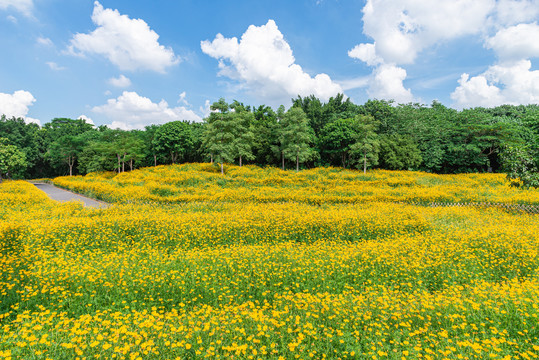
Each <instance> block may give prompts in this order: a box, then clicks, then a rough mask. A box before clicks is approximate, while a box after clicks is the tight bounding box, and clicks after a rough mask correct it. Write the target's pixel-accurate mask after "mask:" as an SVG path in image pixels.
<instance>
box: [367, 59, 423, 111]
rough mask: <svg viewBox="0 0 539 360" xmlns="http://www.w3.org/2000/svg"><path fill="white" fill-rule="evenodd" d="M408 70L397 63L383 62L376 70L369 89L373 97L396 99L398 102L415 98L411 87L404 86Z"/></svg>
mask: <svg viewBox="0 0 539 360" xmlns="http://www.w3.org/2000/svg"><path fill="white" fill-rule="evenodd" d="M404 79H406V70H404V69H403V68H401V67H398V66H395V65H387V64H382V65H380V66H378V67H377V68H376V69H375V70H374V76H373V78H372V79H371V80H370V82H369V89H368V90H367V92H368V94H369V96H370V97H371V98H376V99H387V100H395V101H396V102H398V103H408V102H411V101H412V100H413V98H414V97H413V95H412V92H411V91H410V89H406V88H404V85H403V83H402V82H403V81H404Z"/></svg>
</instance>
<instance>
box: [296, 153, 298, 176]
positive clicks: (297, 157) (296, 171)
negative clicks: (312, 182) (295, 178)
mask: <svg viewBox="0 0 539 360" xmlns="http://www.w3.org/2000/svg"><path fill="white" fill-rule="evenodd" d="M298 171H299V155H296V172H298Z"/></svg>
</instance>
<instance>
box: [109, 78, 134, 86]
mask: <svg viewBox="0 0 539 360" xmlns="http://www.w3.org/2000/svg"><path fill="white" fill-rule="evenodd" d="M109 84H111V85H112V86H115V87H118V88H126V87H129V86H131V80H129V78H128V77H125V76H124V75H120V76H119V77H117V78H114V77H113V78H110V79H109Z"/></svg>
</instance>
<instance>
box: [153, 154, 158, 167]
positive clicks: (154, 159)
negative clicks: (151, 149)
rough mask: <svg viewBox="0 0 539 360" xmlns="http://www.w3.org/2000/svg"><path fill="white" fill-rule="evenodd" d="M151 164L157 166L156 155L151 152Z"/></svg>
mask: <svg viewBox="0 0 539 360" xmlns="http://www.w3.org/2000/svg"><path fill="white" fill-rule="evenodd" d="M153 166H157V155H156V154H153Z"/></svg>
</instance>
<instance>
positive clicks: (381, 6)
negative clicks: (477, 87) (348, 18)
mask: <svg viewBox="0 0 539 360" xmlns="http://www.w3.org/2000/svg"><path fill="white" fill-rule="evenodd" d="M494 6H495V2H494V1H493V0H473V1H469V0H439V1H417V0H368V1H367V3H366V5H365V7H364V8H363V23H364V26H363V32H364V33H365V35H367V36H369V37H371V38H372V39H374V44H372V45H374V48H375V50H376V54H378V56H380V57H381V58H383V59H384V61H386V62H388V63H395V64H411V63H413V62H414V61H415V59H416V58H417V55H418V53H419V52H420V51H422V50H423V49H425V48H427V47H429V46H432V45H434V44H436V43H438V42H439V41H443V40H450V39H455V38H457V37H460V36H464V35H469V34H478V33H480V32H481V31H482V30H483V29H484V24H485V22H486V20H487V18H488V15H489V14H490V13H491V11H492V10H493V8H494Z"/></svg>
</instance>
